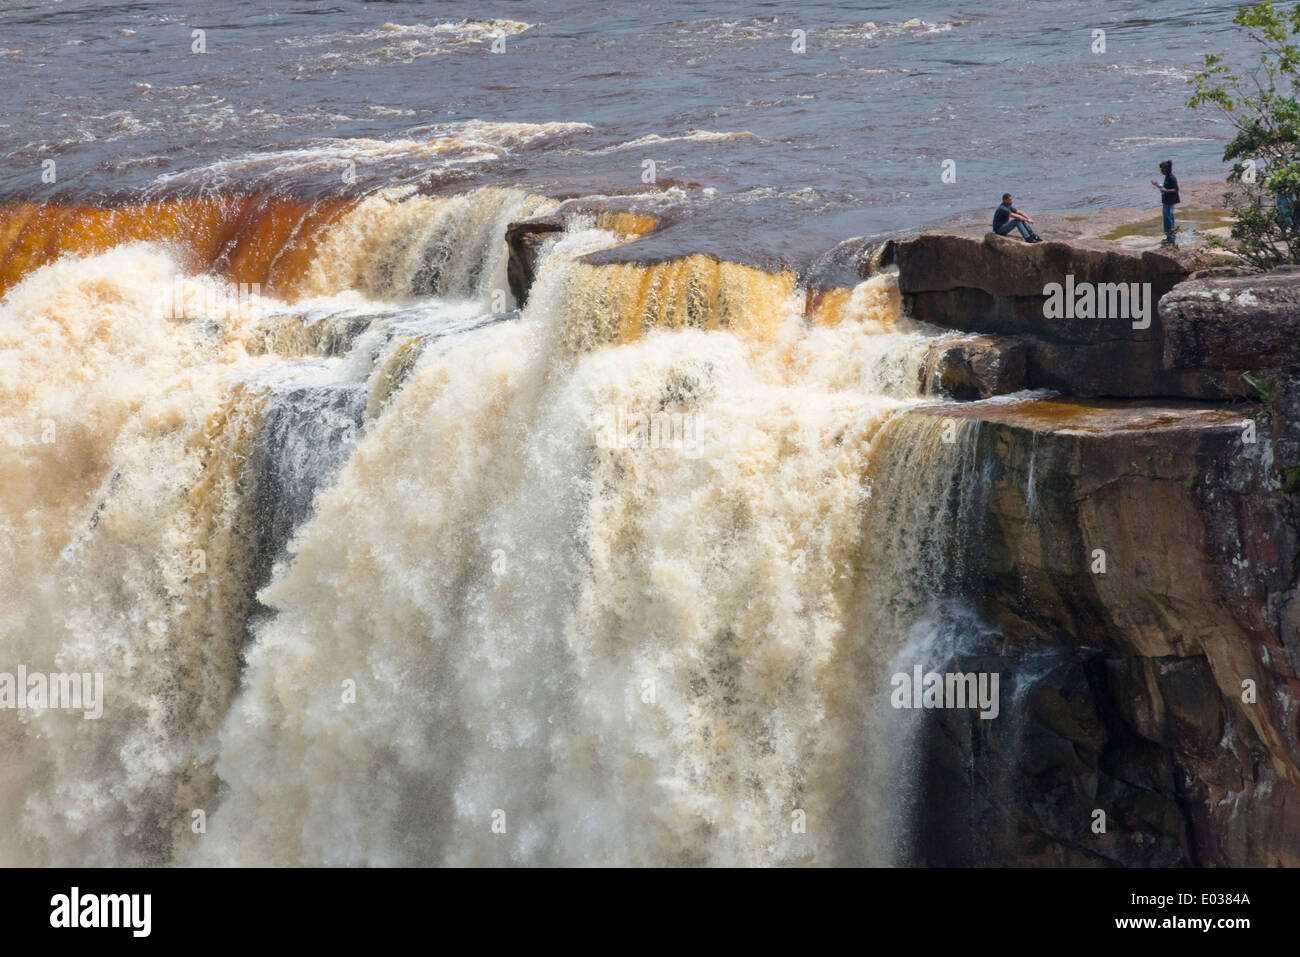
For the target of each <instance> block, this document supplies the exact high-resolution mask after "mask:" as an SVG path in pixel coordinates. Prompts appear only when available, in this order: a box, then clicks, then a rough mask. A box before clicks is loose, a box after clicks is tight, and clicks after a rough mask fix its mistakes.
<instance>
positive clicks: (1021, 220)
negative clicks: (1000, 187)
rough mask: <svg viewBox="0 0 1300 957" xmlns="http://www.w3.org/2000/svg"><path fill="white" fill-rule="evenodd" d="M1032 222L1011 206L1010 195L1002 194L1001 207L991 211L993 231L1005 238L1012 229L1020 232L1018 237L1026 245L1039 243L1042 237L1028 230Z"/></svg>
mask: <svg viewBox="0 0 1300 957" xmlns="http://www.w3.org/2000/svg"><path fill="white" fill-rule="evenodd" d="M1032 223H1033V220H1032V219H1030V218H1029V217H1028V216H1026V215H1025V214H1024V213H1022V212H1021V211H1020V210H1018V209H1016V208H1015V207H1014V206H1012V205H1011V194H1010V193H1003V194H1002V205H1001V206H999V207H998V208H997V209H995V210H994V211H993V231H994V232H995V233H997V234H998V235H999V236H1005V235H1006V234H1007V233H1009V232H1011V230H1013V229H1018V230H1020V235H1021V236H1022V237H1024V240H1025V242H1027V243H1041V242H1042V241H1043V240H1042V237H1041V236H1039V235H1038V234H1037V233H1036V232H1034V231H1033V230H1032V229H1030V228H1029V226H1030V224H1032Z"/></svg>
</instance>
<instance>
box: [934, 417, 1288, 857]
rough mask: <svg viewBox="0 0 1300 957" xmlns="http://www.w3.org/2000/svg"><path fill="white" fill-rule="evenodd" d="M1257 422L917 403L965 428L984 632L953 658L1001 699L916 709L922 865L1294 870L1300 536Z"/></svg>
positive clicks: (976, 576)
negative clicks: (986, 716) (987, 674)
mask: <svg viewBox="0 0 1300 957" xmlns="http://www.w3.org/2000/svg"><path fill="white" fill-rule="evenodd" d="M1259 411H1260V410H1259V407H1258V406H1222V407H1204V406H1197V405H1194V404H1189V403H1179V402H1159V403H1154V402H1116V401H1111V402H1097V401H1092V402H1084V401H1078V400H1064V399H1056V400H1027V401H1024V402H1019V403H1010V404H1008V403H1005V402H1004V403H972V404H968V405H958V406H953V405H949V406H945V407H941V408H939V409H936V410H933V411H932V412H930V413H929V414H935V415H960V416H967V417H973V418H976V419H978V420H979V422H980V426H979V431H978V459H979V461H980V464H981V465H980V469H978V470H977V471H978V474H980V475H981V476H982V482H983V487H982V488H981V490H980V496H979V497H980V500H981V502H982V504H983V508H982V509H981V511H980V516H981V517H980V518H979V519H978V525H977V529H976V530H975V531H974V533H973V537H974V541H968V543H967V550H966V555H967V557H970V556H971V555H972V553H973V555H974V556H975V558H974V560H975V561H976V564H977V567H976V568H975V569H974V571H973V576H974V582H973V587H972V588H971V592H972V593H973V594H974V595H977V596H979V603H980V612H981V614H982V615H983V617H984V619H985V620H986V621H987V622H988V623H989V624H990V625H991V626H992V628H993V632H994V633H995V634H996V635H997V636H998V637H996V638H993V639H990V640H989V641H988V642H987V643H986V646H985V647H984V648H981V649H979V654H977V655H975V656H973V657H972V656H967V658H964V659H962V660H961V661H958V662H956V663H955V668H954V669H952V670H956V668H960V670H964V671H969V670H990V671H996V672H999V673H1001V674H1002V675H1003V685H1004V692H1003V700H1004V701H1006V702H1007V705H1006V707H1007V708H1008V709H1009V710H1007V711H1005V712H1004V714H1003V716H1002V718H1001V720H997V721H991V722H989V721H981V720H980V719H978V717H972V716H971V713H970V712H956V711H948V712H935V717H934V719H933V721H932V722H931V726H930V727H929V728H928V730H927V733H926V739H925V743H924V745H923V747H922V754H924V755H925V769H924V775H925V781H926V793H927V794H928V795H930V796H931V799H930V800H927V801H926V802H923V806H922V807H921V808H920V809H919V815H920V820H918V821H917V822H916V823H917V833H918V834H919V835H920V845H919V848H918V855H919V857H920V858H921V859H922V860H923V862H925V863H932V864H988V863H1000V864H1047V863H1056V864H1075V865H1078V864H1125V865H1170V864H1180V865H1199V866H1205V865H1211V864H1218V865H1237V866H1240V865H1278V864H1284V865H1297V864H1300V727H1298V726H1297V720H1298V718H1300V706H1298V702H1300V640H1298V639H1297V631H1296V619H1297V616H1296V615H1295V613H1294V607H1295V606H1294V603H1293V601H1292V599H1293V594H1294V582H1295V577H1296V571H1297V557H1296V556H1297V552H1298V550H1300V549H1298V546H1297V536H1296V533H1295V529H1294V526H1293V525H1292V523H1291V521H1290V505H1291V503H1290V498H1291V496H1290V495H1288V494H1287V493H1286V492H1285V490H1283V489H1282V488H1281V487H1280V486H1279V485H1278V483H1277V481H1276V477H1275V475H1274V473H1273V470H1272V468H1271V463H1270V457H1271V446H1270V444H1269V442H1268V440H1267V438H1266V437H1265V435H1264V433H1263V432H1262V431H1260V430H1256V431H1255V432H1254V434H1253V435H1252V432H1251V430H1250V429H1249V428H1248V427H1247V426H1246V422H1247V421H1252V422H1253V421H1254V418H1253V417H1254V416H1256V415H1258V414H1259ZM1252 438H1254V439H1255V440H1254V441H1251V439H1252ZM974 542H978V543H979V544H978V548H977V549H975V548H971V547H970V546H972V545H974ZM1097 812H1101V813H1103V814H1104V815H1105V817H1104V819H1103V820H1104V822H1105V825H1106V826H1105V830H1104V832H1097V831H1096V830H1095V829H1094V826H1095V824H1096V821H1097V819H1098V818H1097Z"/></svg>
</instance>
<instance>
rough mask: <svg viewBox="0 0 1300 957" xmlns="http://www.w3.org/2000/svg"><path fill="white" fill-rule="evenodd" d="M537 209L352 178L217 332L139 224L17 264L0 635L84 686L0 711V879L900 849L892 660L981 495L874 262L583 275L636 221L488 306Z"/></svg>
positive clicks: (880, 855)
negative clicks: (825, 280) (167, 307)
mask: <svg viewBox="0 0 1300 957" xmlns="http://www.w3.org/2000/svg"><path fill="white" fill-rule="evenodd" d="M554 206H555V203H554V202H553V201H551V200H547V199H544V198H541V197H536V196H530V195H529V194H527V193H524V192H522V191H518V190H511V189H504V188H500V189H498V188H488V189H483V190H478V191H475V192H474V193H471V194H467V195H465V196H458V197H428V196H422V195H419V194H416V193H414V192H412V191H410V190H409V189H408V190H404V191H384V192H381V193H377V194H372V195H371V196H369V197H366V198H363V199H361V200H359V201H356V202H354V203H351V204H348V205H346V206H337V207H335V208H332V209H331V210H330V212H329V215H328V216H326V215H324V214H323V213H320V212H319V211H318V213H317V215H316V217H315V220H314V225H313V226H312V227H311V230H309V231H310V232H311V233H312V235H311V237H310V242H308V241H307V239H306V238H305V237H304V232H303V229H299V230H298V231H297V232H296V233H294V236H295V237H296V238H294V239H293V240H292V241H290V240H288V239H286V240H284V241H283V243H282V244H281V250H282V252H283V251H284V250H288V252H284V254H283V255H278V256H271V257H269V258H268V259H267V261H266V263H265V264H264V266H263V267H259V268H262V269H263V270H264V272H265V271H268V270H269V271H270V272H274V273H275V276H276V278H275V282H274V283H271V284H269V285H268V286H267V288H266V289H263V290H260V291H259V292H257V293H255V294H253V295H252V296H248V297H244V298H243V299H242V300H239V299H228V300H226V301H224V304H223V305H221V307H220V308H219V309H218V310H217V311H216V312H214V311H213V309H212V307H211V306H210V305H209V304H206V303H207V300H203V301H202V302H200V303H196V304H195V306H194V309H193V310H190V309H188V308H187V309H186V310H184V312H183V313H182V314H181V315H155V314H154V313H155V312H157V310H156V309H155V308H154V306H155V305H156V303H155V300H154V299H153V298H151V297H152V296H153V293H152V292H151V290H154V289H156V288H157V287H158V285H159V284H168V283H174V281H175V280H176V278H177V277H178V276H179V277H184V278H186V279H187V280H191V281H192V282H193V283H195V284H196V285H197V286H199V287H205V288H206V287H207V286H210V285H211V284H219V283H220V282H221V281H222V279H223V278H225V279H229V278H230V277H231V276H234V275H236V272H234V271H231V270H229V269H227V266H228V265H229V263H230V257H226V258H225V259H222V258H221V257H220V256H213V257H208V258H207V259H204V260H202V262H204V263H207V266H206V268H207V271H206V272H204V273H201V274H200V273H196V272H194V271H193V270H194V269H195V268H196V267H195V261H194V260H193V259H192V258H191V257H190V255H189V254H188V253H186V252H185V251H184V250H181V249H178V248H176V247H175V246H174V245H168V244H166V243H164V242H162V241H161V240H159V238H158V237H157V236H148V235H132V236H131V237H129V239H128V241H124V242H122V243H117V244H114V245H111V246H110V247H109V248H107V249H104V250H98V251H94V250H79V251H77V254H65V255H62V256H60V257H57V258H55V259H54V260H52V261H50V262H47V263H44V264H43V265H36V266H35V267H34V268H31V269H29V270H27V271H26V272H24V273H23V275H21V276H20V277H15V278H14V282H13V284H12V285H11V286H10V287H9V289H8V292H7V293H6V294H5V297H4V299H3V300H0V372H3V373H4V375H3V377H0V398H3V400H4V406H3V408H4V409H5V413H6V415H8V416H10V418H11V419H12V421H7V422H6V423H5V425H6V428H7V429H8V430H9V431H12V432H15V433H16V434H18V435H19V437H20V439H22V441H21V442H19V443H18V444H17V445H15V446H14V447H13V449H11V450H10V454H9V455H7V457H6V458H5V460H4V462H3V464H0V470H2V471H0V481H2V482H3V487H2V488H0V492H3V496H0V509H2V510H3V511H0V522H2V523H3V525H2V527H3V528H4V530H5V533H6V538H7V539H9V540H12V542H13V549H12V550H11V553H10V554H9V555H8V556H6V557H5V558H3V559H0V562H3V564H0V586H3V587H4V588H5V590H6V593H7V594H16V595H22V596H24V600H23V601H22V602H21V603H14V604H12V605H10V606H9V607H6V608H5V609H4V610H3V612H0V627H3V633H2V634H3V641H4V647H5V648H6V650H7V651H8V652H9V654H10V655H12V656H14V657H15V660H16V661H20V662H23V663H25V664H27V665H28V666H29V667H32V668H38V667H39V668H46V669H50V670H54V669H58V668H66V669H76V670H80V671H99V672H103V673H104V674H105V686H106V701H107V703H106V707H105V715H104V717H103V719H101V720H99V721H96V722H89V721H83V720H82V719H81V717H80V715H75V716H73V715H68V714H61V713H55V712H53V711H51V712H47V713H44V714H32V713H30V712H28V713H25V714H23V715H20V716H15V715H13V714H4V715H0V717H3V719H4V723H3V724H0V740H2V741H3V744H4V747H5V749H6V753H7V754H10V755H12V756H13V759H12V760H10V761H7V762H6V763H5V766H4V768H3V770H0V815H3V824H4V831H3V833H4V835H5V836H4V837H3V838H0V860H3V861H4V862H6V863H91V864H138V863H173V864H213V863H218V864H234V863H239V864H307V865H311V864H327V865H349V864H364V865H421V864H468V865H477V864H574V865H577V864H593V863H599V864H710V865H727V864H734V865H766V864H833V863H891V862H894V861H895V860H897V859H898V856H899V848H898V845H899V844H900V841H901V838H900V836H899V834H900V828H902V827H903V825H902V824H901V823H900V822H902V821H903V820H904V818H905V816H906V808H905V807H903V806H902V804H901V803H900V800H899V794H900V793H902V792H904V791H905V790H906V787H905V783H904V782H905V779H906V777H907V774H908V766H907V760H908V751H907V749H908V747H909V743H908V736H907V735H908V732H907V730H906V727H905V726H906V725H907V722H906V721H904V720H901V719H900V717H899V716H898V715H897V714H896V713H893V712H890V711H888V710H887V707H886V706H887V703H888V698H889V686H888V678H889V674H890V673H891V669H892V668H893V667H894V665H895V662H896V660H897V659H898V656H899V655H900V654H902V653H904V651H905V650H906V649H907V647H908V642H909V640H912V639H914V638H915V634H914V632H915V629H916V627H917V623H918V622H921V621H923V620H925V616H926V615H927V614H929V613H930V611H931V610H932V609H933V607H934V606H935V603H936V602H938V601H940V600H942V599H944V598H945V597H948V596H950V595H952V594H954V593H955V592H956V591H958V590H959V589H960V584H961V580H962V560H963V554H964V552H963V544H962V540H961V529H962V528H963V527H964V526H965V525H966V524H967V519H968V518H969V517H970V514H971V513H972V510H977V509H978V504H977V503H976V504H972V501H973V500H972V499H971V497H970V496H971V495H972V494H974V491H972V490H978V488H979V487H980V479H979V476H978V475H977V472H978V467H977V456H976V455H975V452H974V449H975V444H976V441H977V434H976V432H977V430H975V429H974V427H973V426H972V425H970V424H969V423H967V422H966V420H961V419H958V420H952V419H948V418H945V417H944V415H943V414H942V412H943V409H942V408H941V407H940V406H939V404H937V402H936V400H934V399H932V398H928V397H926V396H924V395H923V394H922V392H921V390H922V382H923V380H924V379H925V375H924V372H925V369H926V363H927V362H928V361H929V357H930V356H931V354H932V351H933V350H932V345H933V335H932V333H931V331H929V330H926V329H924V328H922V327H920V326H919V325H917V324H915V323H912V322H910V321H909V320H907V319H906V317H905V316H903V314H902V307H901V300H900V297H899V295H898V290H897V285H896V282H895V280H894V277H893V276H892V275H890V274H888V273H887V272H886V273H881V274H878V275H875V276H873V277H872V278H870V279H867V280H865V281H864V282H862V283H861V284H859V285H858V286H857V287H856V288H854V289H852V290H845V291H843V292H842V293H840V292H837V293H836V294H835V295H829V296H827V297H824V300H823V303H822V304H821V305H820V306H819V307H818V308H817V309H815V310H814V311H813V313H812V314H811V315H810V316H805V315H804V301H805V299H806V297H805V295H804V294H803V293H802V292H801V291H800V290H799V289H798V288H797V287H796V279H795V276H794V274H793V273H792V272H790V273H780V272H777V273H772V272H766V271H763V270H759V269H755V268H751V267H747V266H743V265H739V264H735V263H727V262H718V261H717V260H714V259H711V258H709V257H706V256H690V257H686V258H683V259H679V260H672V261H667V262H660V263H654V264H646V265H639V264H627V265H594V264H591V263H589V262H587V261H585V260H584V259H583V257H584V255H585V254H587V253H589V252H592V251H595V250H598V249H603V248H607V247H609V246H612V245H615V244H617V243H620V242H623V241H625V240H626V239H627V238H628V235H629V233H630V232H635V231H638V230H639V229H641V228H643V225H642V224H639V223H633V222H632V220H634V219H635V218H634V217H627V219H628V220H629V222H628V224H625V226H624V227H623V228H626V229H627V230H628V232H623V231H621V229H620V227H619V226H618V225H617V218H611V219H605V220H597V219H594V218H591V217H586V218H583V217H574V218H572V219H571V220H570V221H569V224H568V228H567V229H566V230H565V231H564V232H563V233H561V234H559V236H558V239H557V241H556V242H555V243H554V244H553V245H552V246H551V247H549V249H548V251H547V253H546V255H545V257H544V258H543V259H542V261H541V265H540V270H539V273H538V275H537V278H536V280H535V283H534V286H533V288H532V290H531V291H530V295H529V297H528V302H527V305H526V307H525V308H524V309H523V310H522V312H515V311H513V307H514V302H513V300H512V299H510V298H509V293H508V287H507V285H506V281H505V255H506V250H505V246H504V242H503V240H502V236H503V234H504V231H505V225H506V224H507V223H509V222H511V221H513V220H515V219H519V218H524V217H526V216H529V215H533V214H536V213H538V212H542V211H546V210H549V209H552V208H554ZM304 215H305V214H304ZM299 218H300V219H301V216H300V217H299ZM597 223H603V224H604V225H605V226H607V227H609V228H597ZM250 228H255V227H250ZM256 228H260V227H256ZM136 232H137V233H142V232H147V231H141V230H137V231H136ZM277 235H278V234H277ZM277 241H279V240H277ZM239 245H240V242H239V241H238V240H236V241H235V246H236V247H238V246H239ZM264 258H265V257H264ZM196 295H198V294H197V293H196ZM200 298H201V297H200ZM47 421H48V422H52V423H53V424H54V428H55V431H56V434H57V436H58V438H57V440H56V441H54V442H51V443H48V444H43V443H42V442H41V437H40V435H41V429H42V427H43V423H46V422H47ZM196 821H201V822H202V827H198V826H196V824H195V822H196Z"/></svg>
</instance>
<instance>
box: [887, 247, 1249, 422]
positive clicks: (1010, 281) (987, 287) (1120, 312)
mask: <svg viewBox="0 0 1300 957" xmlns="http://www.w3.org/2000/svg"><path fill="white" fill-rule="evenodd" d="M881 264H882V265H886V266H887V265H894V266H897V267H898V284H899V291H900V292H901V293H902V294H903V296H904V298H905V302H906V303H907V305H908V307H909V309H910V311H911V315H912V316H913V317H914V318H916V319H919V320H921V321H923V322H928V323H932V324H934V325H937V326H942V327H945V328H950V329H960V330H963V331H966V332H977V333H984V334H991V335H1002V336H1016V337H1018V338H1020V339H1021V340H1022V341H1023V342H1024V344H1025V348H1026V363H1027V375H1028V383H1029V386H1030V388H1045V389H1054V390H1058V391H1061V392H1064V393H1067V394H1070V395H1083V396H1124V397H1150V396H1177V397H1182V398H1195V399H1222V398H1226V397H1231V396H1236V395H1241V394H1243V392H1244V387H1243V386H1242V384H1241V381H1240V378H1239V377H1237V376H1233V375H1230V374H1225V373H1221V372H1218V371H1216V370H1206V369H1199V368H1197V369H1193V368H1167V367H1166V366H1165V364H1164V361H1163V358H1164V339H1163V329H1162V324H1161V321H1160V318H1159V315H1158V314H1157V313H1158V311H1157V309H1156V303H1157V302H1158V301H1159V299H1160V298H1161V297H1162V296H1164V295H1165V294H1166V293H1168V292H1169V291H1170V290H1171V289H1173V288H1174V286H1175V285H1177V284H1178V283H1179V282H1180V281H1182V280H1183V279H1184V278H1185V277H1186V276H1187V275H1189V273H1190V272H1191V266H1192V264H1191V263H1188V262H1184V261H1182V260H1180V259H1178V258H1176V257H1174V256H1172V255H1167V254H1164V253H1158V252H1153V251H1148V252H1145V253H1143V254H1141V255H1136V254H1133V253H1130V252H1126V251H1122V250H1117V249H1114V248H1113V247H1108V246H1093V245H1086V244H1068V243H1058V242H1045V243H1036V244H1032V245H1031V244H1028V243H1025V242H1021V241H1020V240H1013V239H1008V238H1006V237H1002V236H996V235H994V234H992V233H989V234H986V235H985V236H983V237H975V236H956V235H950V234H941V233H923V234H921V235H918V236H912V237H908V238H906V239H899V240H893V241H890V242H889V243H888V244H886V246H885V248H884V250H883V253H882V256H881ZM1050 284H1058V285H1059V286H1060V287H1061V293H1060V295H1061V299H1060V302H1061V304H1062V305H1063V306H1064V308H1063V309H1062V310H1060V312H1059V313H1055V314H1054V312H1053V310H1052V309H1051V308H1049V305H1048V298H1049V297H1048V296H1047V295H1045V290H1046V289H1047V287H1048V286H1049V285H1050ZM1088 287H1090V289H1091V292H1090V293H1089V294H1090V295H1095V298H1094V299H1093V300H1092V303H1091V304H1090V305H1085V302H1084V301H1083V300H1081V299H1080V298H1079V296H1082V295H1085V293H1084V290H1085V288H1088ZM1130 294H1132V298H1131V299H1130Z"/></svg>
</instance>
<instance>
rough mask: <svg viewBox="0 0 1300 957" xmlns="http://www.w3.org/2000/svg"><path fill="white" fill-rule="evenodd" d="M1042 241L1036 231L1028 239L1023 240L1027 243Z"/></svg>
mask: <svg viewBox="0 0 1300 957" xmlns="http://www.w3.org/2000/svg"><path fill="white" fill-rule="evenodd" d="M1042 241H1043V237H1042V236H1039V235H1038V234H1037V233H1035V234H1034V235H1032V236H1030V237H1029V238H1028V239H1026V240H1025V242H1027V243H1041V242H1042Z"/></svg>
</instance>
